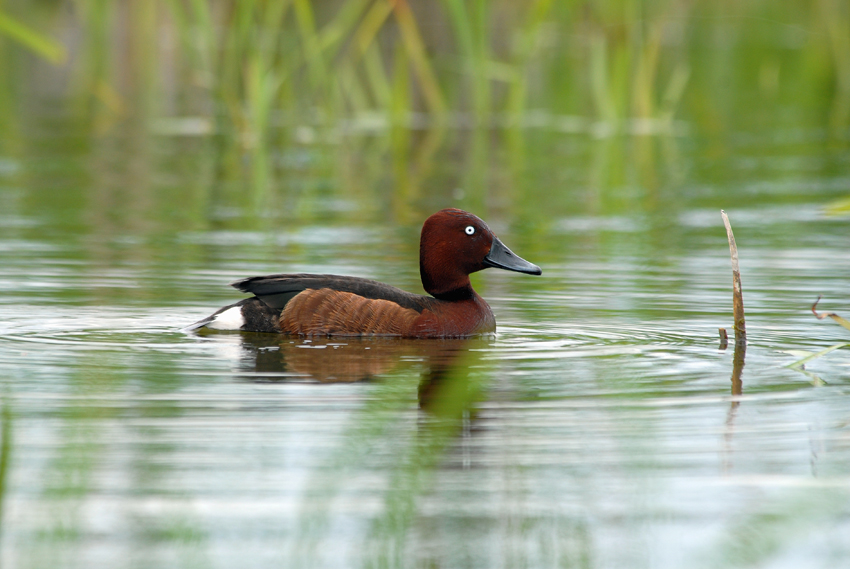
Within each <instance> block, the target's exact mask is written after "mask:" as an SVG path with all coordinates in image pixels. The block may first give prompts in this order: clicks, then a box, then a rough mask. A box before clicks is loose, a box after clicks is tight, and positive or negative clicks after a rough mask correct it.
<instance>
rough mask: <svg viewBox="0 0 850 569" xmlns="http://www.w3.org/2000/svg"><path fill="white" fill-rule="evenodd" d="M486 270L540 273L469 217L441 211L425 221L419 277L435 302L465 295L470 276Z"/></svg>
mask: <svg viewBox="0 0 850 569" xmlns="http://www.w3.org/2000/svg"><path fill="white" fill-rule="evenodd" d="M488 267H496V268H498V269H506V270H508V271H517V272H520V273H528V274H530V275H539V274H541V273H542V271H541V270H540V267H538V266H537V265H535V264H533V263H529V262H528V261H526V260H525V259H523V258H522V257H519V256H517V255H515V254H514V253H513V252H512V251H511V250H510V249H508V248H507V247H506V246H505V244H504V243H502V242H501V241H500V240H499V238H498V237H496V236H495V235H494V234H493V232H492V231H490V228H489V227H487V224H486V223H484V222H483V221H482V220H481V219H479V218H478V217H476V216H474V215H472V214H471V213H468V212H465V211H463V210H460V209H444V210H440V211H438V212H437V213H435V214H434V215H432V216H431V217H429V218H428V219H426V220H425V225H423V226H422V237H421V239H420V241H419V273H420V275H421V277H422V286H424V287H425V290H426V291H427V292H428V293H429V294H431V295H433V296H435V297H437V298H453V297H456V296H463V295H465V294H468V293H469V292H468V291H469V290H471V285H470V283H469V275H470V274H471V273H474V272H476V271H480V270H482V269H486V268H488Z"/></svg>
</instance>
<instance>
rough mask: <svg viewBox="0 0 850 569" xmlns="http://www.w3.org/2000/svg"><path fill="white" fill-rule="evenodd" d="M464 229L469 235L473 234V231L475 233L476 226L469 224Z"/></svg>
mask: <svg viewBox="0 0 850 569" xmlns="http://www.w3.org/2000/svg"><path fill="white" fill-rule="evenodd" d="M464 231H466V234H467V235H472V234H473V233H475V228H474V227H472V226H471V225H467V226H466V229H464Z"/></svg>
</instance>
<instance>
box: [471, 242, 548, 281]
mask: <svg viewBox="0 0 850 569" xmlns="http://www.w3.org/2000/svg"><path fill="white" fill-rule="evenodd" d="M484 264H485V265H487V266H488V267H495V268H497V269H505V270H506V271H516V272H518V273H526V274H528V275H542V274H543V271H542V270H540V267H538V266H537V265H535V264H534V263H529V262H528V261H526V260H525V259H523V258H522V257H520V256H519V255H516V254H515V253H514V252H513V251H511V250H510V249H508V248H507V247H506V246H505V244H504V243H502V242H501V241H500V240H499V238H498V237H494V238H493V244H492V245H491V246H490V252H489V253H487V256H486V257H484Z"/></svg>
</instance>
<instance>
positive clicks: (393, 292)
mask: <svg viewBox="0 0 850 569" xmlns="http://www.w3.org/2000/svg"><path fill="white" fill-rule="evenodd" d="M488 267H495V268H498V269H506V270H508V271H517V272H520V273H527V274H530V275H539V274H541V273H542V271H541V270H540V267H538V266H537V265H535V264H532V263H529V262H528V261H526V260H525V259H523V258H521V257H518V256H517V255H515V254H514V253H513V252H512V251H511V250H510V249H508V248H507V247H506V246H505V245H504V244H503V243H502V242H501V241H500V240H499V238H498V237H496V236H495V235H494V234H493V232H492V231H490V228H489V227H487V224H486V223H484V222H483V221H482V220H481V219H479V218H478V217H476V216H474V215H472V214H471V213H468V212H465V211H462V210H459V209H444V210H441V211H438V212H437V213H435V214H434V215H432V216H431V217H429V218H428V219H426V220H425V224H424V225H423V226H422V236H421V238H420V241H419V273H420V276H421V277H422V286H423V287H424V288H425V291H426V292H428V294H430V296H424V295H419V294H413V293H410V292H407V291H403V290H401V289H399V288H396V287H394V286H390V285H388V284H384V283H380V282H377V281H373V280H369V279H362V278H358V277H346V276H338V275H313V274H291V275H268V276H264V277H249V278H247V279H242V280H238V281H236V282H234V283H231V286H233V287H235V288H237V289H239V290H241V291H242V292H246V293H249V294H253V295H254V296H252V297H250V298H246V299H244V300H241V301H239V302H237V303H236V304H231V305H230V306H225V307H224V308H222V309H221V310H219V311H218V312H216V313H215V314H212V315H211V316H208V317H207V318H204V319H203V320H200V321H198V322H196V323H195V324H192V325H191V326H189V327H188V328H187V330H196V329H198V328H204V327H206V328H210V329H213V330H241V331H246V332H271V333H277V334H294V335H298V336H402V337H406V338H449V337H464V336H475V335H479V334H488V333H492V332H495V330H496V318H495V317H494V316H493V311H492V310H491V309H490V306H489V305H488V304H487V303H486V302H485V301H484V299H483V298H481V296H479V294H478V293H477V292H475V291H474V290H473V289H472V284H471V283H470V282H469V275H470V274H471V273H474V272H476V271H480V270H483V269H486V268H488Z"/></svg>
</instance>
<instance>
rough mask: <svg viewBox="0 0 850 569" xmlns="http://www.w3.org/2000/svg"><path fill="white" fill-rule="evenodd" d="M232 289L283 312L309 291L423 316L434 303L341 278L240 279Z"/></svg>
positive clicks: (384, 286) (378, 285) (367, 282)
mask: <svg viewBox="0 0 850 569" xmlns="http://www.w3.org/2000/svg"><path fill="white" fill-rule="evenodd" d="M230 286H232V287H234V288H236V289H239V290H241V291H242V292H247V293H249V294H253V295H254V296H256V297H259V298H260V299H262V301H263V302H265V303H266V304H267V305H269V306H271V307H272V308H278V309H281V310H283V309H284V308H285V307H286V305H287V303H288V302H289V301H290V300H292V299H293V298H294V297H295V296H296V295H298V294H299V293H301V292H303V291H305V290H322V289H328V290H333V291H337V292H348V293H351V294H355V295H357V296H360V297H363V298H367V299H372V300H386V301H389V302H393V303H395V304H398V305H399V306H400V307H402V308H408V309H411V310H415V311H417V312H422V310H424V309H425V308H427V306H428V305H429V303H430V301H431V300H432V299H431V298H430V297H427V296H422V295H418V294H412V293H409V292H407V291H404V290H401V289H400V288H396V287H394V286H391V285H388V284H385V283H382V282H378V281H373V280H370V279H363V278H359V277H345V276H340V275H314V274H292V275H289V274H284V275H267V276H264V277H248V278H247V279H240V280H238V281H235V282H232V283H230Z"/></svg>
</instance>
